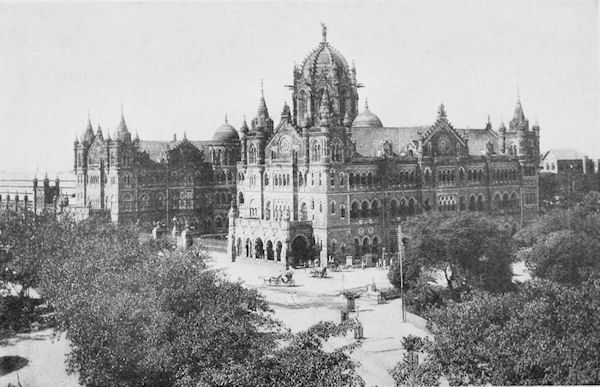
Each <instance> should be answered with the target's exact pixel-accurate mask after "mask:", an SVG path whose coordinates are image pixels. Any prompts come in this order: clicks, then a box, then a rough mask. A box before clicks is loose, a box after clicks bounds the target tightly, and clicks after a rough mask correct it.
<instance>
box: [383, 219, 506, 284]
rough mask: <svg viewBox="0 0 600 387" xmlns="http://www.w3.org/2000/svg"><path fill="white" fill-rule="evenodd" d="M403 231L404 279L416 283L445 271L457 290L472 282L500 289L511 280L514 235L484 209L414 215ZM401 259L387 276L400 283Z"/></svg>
mask: <svg viewBox="0 0 600 387" xmlns="http://www.w3.org/2000/svg"><path fill="white" fill-rule="evenodd" d="M403 231H404V233H405V234H406V237H405V258H404V268H403V269H404V270H405V278H404V279H405V283H407V284H408V285H407V286H408V287H410V286H411V285H412V286H413V287H416V286H417V285H418V284H419V279H421V283H422V282H423V281H422V279H423V278H424V279H425V280H426V281H429V280H430V279H431V277H432V275H433V274H435V273H442V275H443V277H444V278H445V282H446V285H447V288H448V289H449V290H450V291H454V292H456V293H458V294H460V293H462V292H464V291H468V290H470V289H473V288H477V289H484V290H489V291H492V292H502V291H506V290H508V289H509V288H510V287H511V285H512V269H511V263H512V239H511V237H510V234H509V232H508V231H506V230H504V229H502V228H500V227H499V225H497V224H496V223H495V222H494V221H492V220H490V219H489V218H488V217H485V216H483V215H481V214H474V213H461V214H447V213H433V214H424V215H421V216H417V217H413V218H410V219H408V220H407V221H406V224H405V225H404V227H403ZM399 277H400V275H399V265H394V266H392V268H391V270H390V273H389V278H390V280H391V281H392V283H393V284H394V285H395V286H396V287H399V285H400V284H399Z"/></svg>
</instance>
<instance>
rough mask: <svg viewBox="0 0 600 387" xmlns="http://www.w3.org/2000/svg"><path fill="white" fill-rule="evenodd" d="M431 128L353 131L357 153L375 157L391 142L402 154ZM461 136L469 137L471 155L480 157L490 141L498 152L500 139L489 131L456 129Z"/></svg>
mask: <svg viewBox="0 0 600 387" xmlns="http://www.w3.org/2000/svg"><path fill="white" fill-rule="evenodd" d="M429 128H430V126H410V127H390V128H360V129H359V130H353V131H352V138H353V139H354V141H355V143H356V152H357V153H359V154H360V155H363V156H375V155H376V154H377V151H378V150H379V149H380V147H381V145H382V144H383V143H384V142H385V141H386V140H388V141H391V143H392V151H393V152H394V153H400V151H402V150H403V149H405V148H406V146H407V145H409V144H411V143H413V142H415V141H418V140H419V132H421V133H422V134H424V133H425V132H426V131H427V130H428V129H429ZM456 130H457V131H458V132H459V133H460V134H461V135H463V136H464V135H465V133H466V134H467V136H468V139H469V141H468V145H469V154H471V155H473V156H480V155H481V154H482V151H483V150H484V149H485V143H486V142H487V141H488V140H489V141H491V142H492V144H493V145H494V150H496V152H498V149H499V148H498V146H499V145H498V137H497V135H496V134H495V133H494V132H493V131H490V130H487V129H456Z"/></svg>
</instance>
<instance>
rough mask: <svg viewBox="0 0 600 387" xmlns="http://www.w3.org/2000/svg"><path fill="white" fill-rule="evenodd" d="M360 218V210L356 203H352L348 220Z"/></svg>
mask: <svg viewBox="0 0 600 387" xmlns="http://www.w3.org/2000/svg"><path fill="white" fill-rule="evenodd" d="M359 216H360V208H359V205H358V202H356V201H354V202H352V207H350V218H351V219H356V218H358V217H359Z"/></svg>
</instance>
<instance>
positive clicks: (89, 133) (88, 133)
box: [82, 110, 94, 143]
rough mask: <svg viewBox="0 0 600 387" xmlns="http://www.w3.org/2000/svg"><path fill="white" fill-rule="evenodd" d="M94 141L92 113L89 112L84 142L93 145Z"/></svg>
mask: <svg viewBox="0 0 600 387" xmlns="http://www.w3.org/2000/svg"><path fill="white" fill-rule="evenodd" d="M93 139H94V129H93V128H92V120H91V118H90V112H89V110H88V122H87V127H86V128H85V132H84V133H83V138H82V142H87V143H91V142H92V140H93Z"/></svg>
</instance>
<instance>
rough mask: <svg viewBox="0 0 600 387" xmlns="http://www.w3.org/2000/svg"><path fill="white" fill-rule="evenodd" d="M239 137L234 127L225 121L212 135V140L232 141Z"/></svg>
mask: <svg viewBox="0 0 600 387" xmlns="http://www.w3.org/2000/svg"><path fill="white" fill-rule="evenodd" d="M239 139H240V136H239V135H238V132H237V130H235V128H234V127H233V126H231V125H229V124H228V123H227V122H225V123H224V124H223V125H221V126H219V128H218V129H217V131H216V132H215V134H214V135H213V141H233V140H239Z"/></svg>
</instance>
